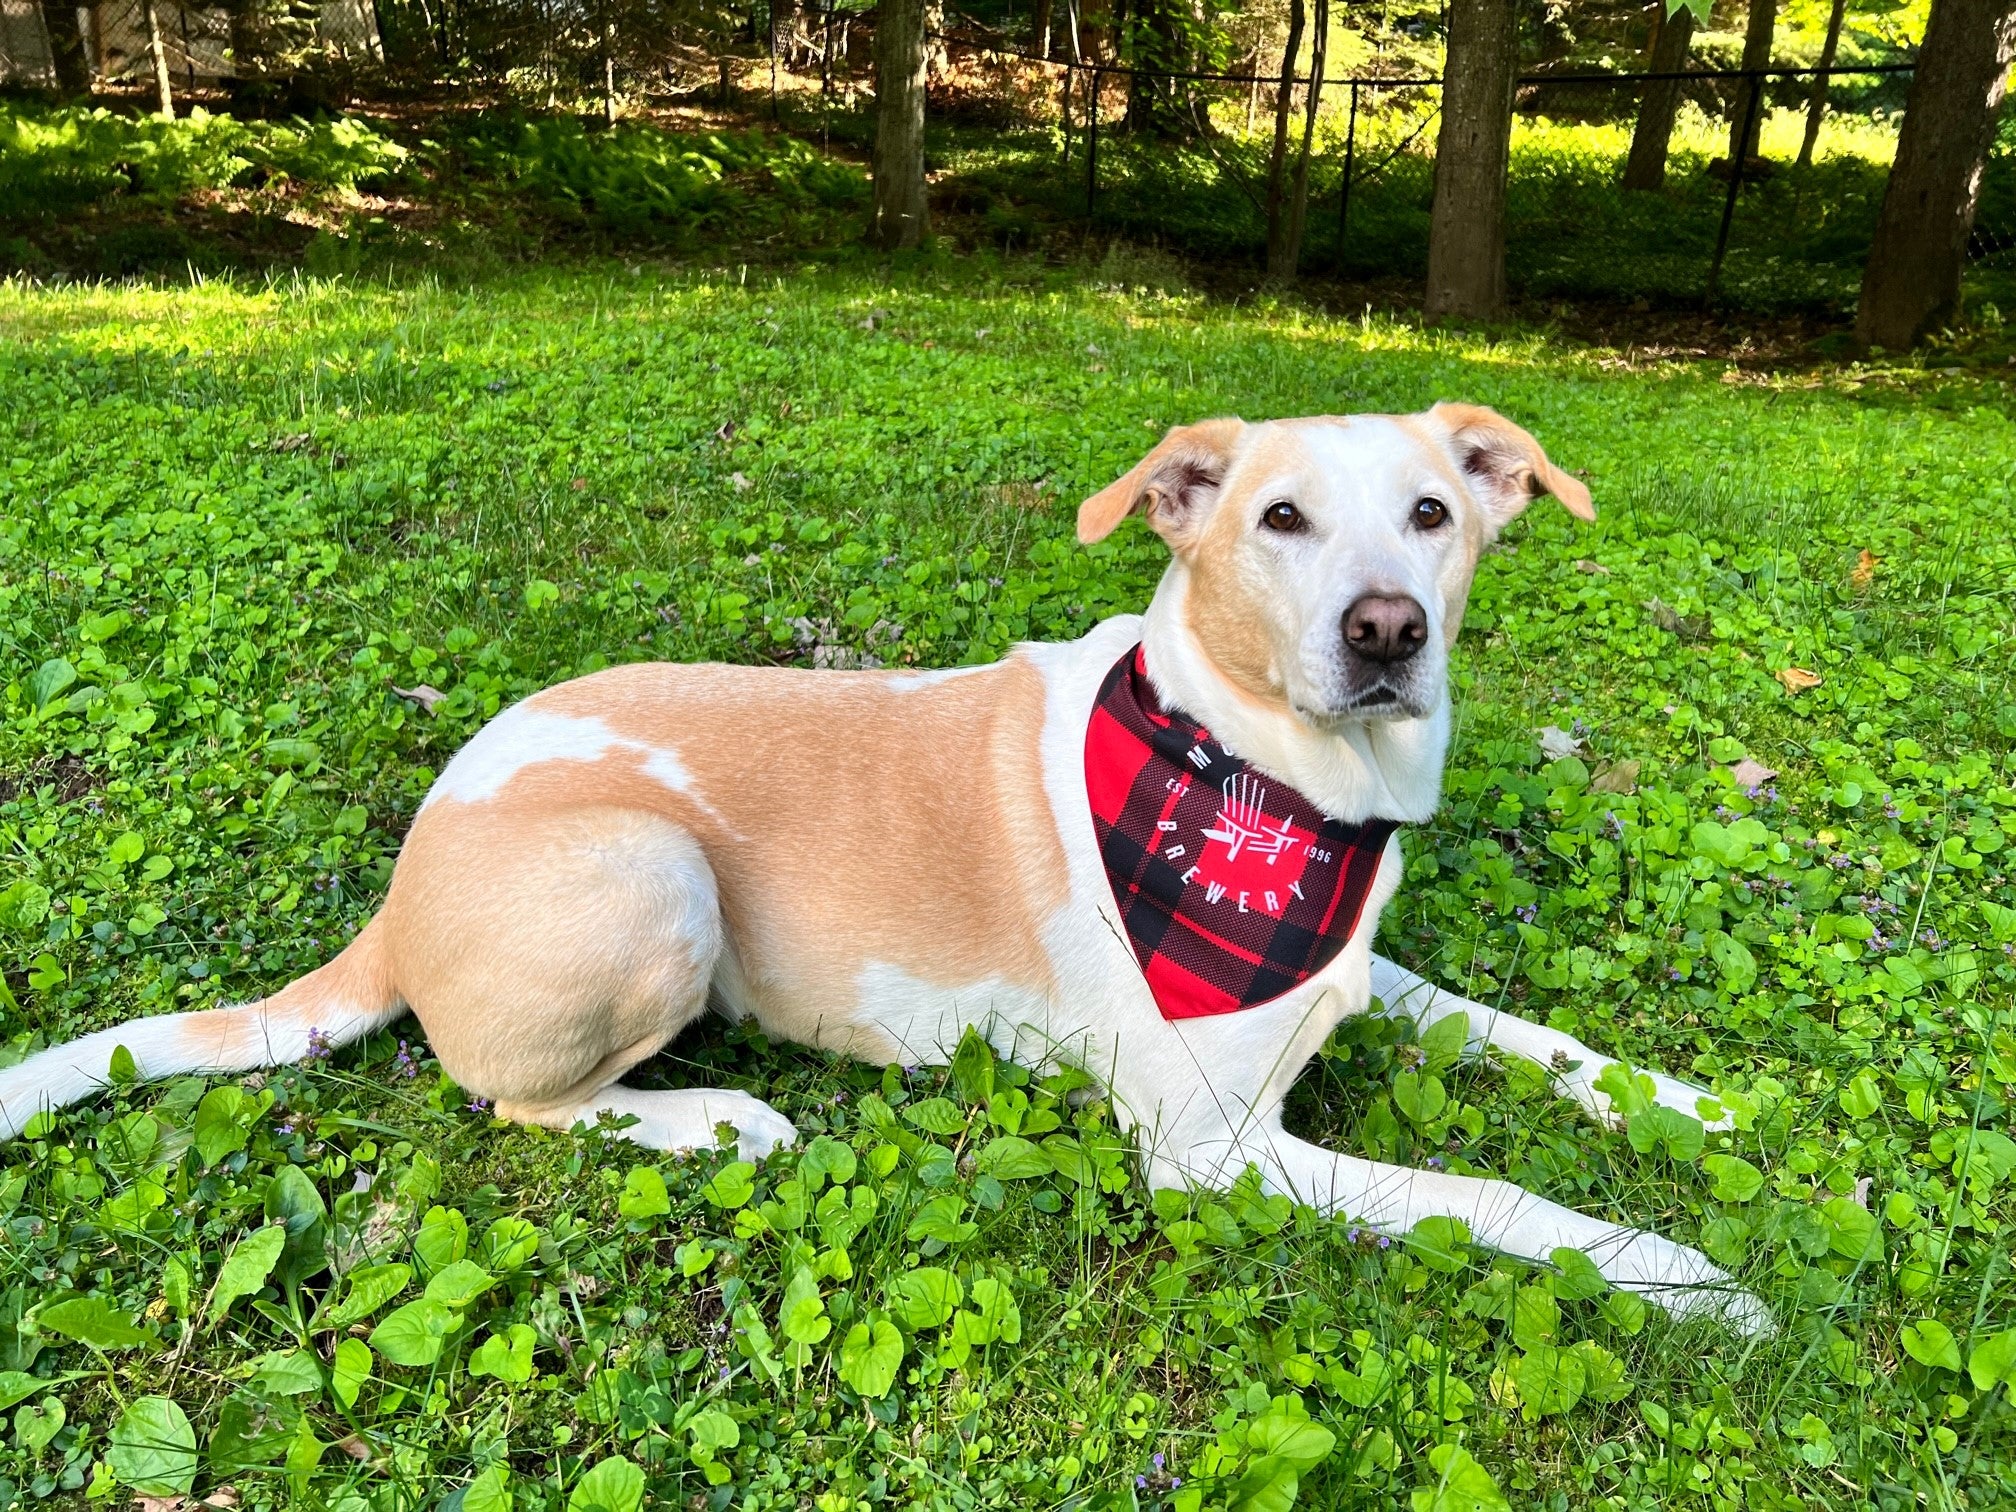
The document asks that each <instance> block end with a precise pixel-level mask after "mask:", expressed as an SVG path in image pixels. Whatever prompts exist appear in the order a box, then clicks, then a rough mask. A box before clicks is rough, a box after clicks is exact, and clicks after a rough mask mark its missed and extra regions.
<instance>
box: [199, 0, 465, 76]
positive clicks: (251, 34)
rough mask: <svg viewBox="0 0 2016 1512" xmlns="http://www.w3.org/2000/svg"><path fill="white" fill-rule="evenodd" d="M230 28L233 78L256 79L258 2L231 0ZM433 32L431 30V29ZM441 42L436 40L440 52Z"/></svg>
mask: <svg viewBox="0 0 2016 1512" xmlns="http://www.w3.org/2000/svg"><path fill="white" fill-rule="evenodd" d="M225 16H226V19H227V21H228V22H229V24H230V28H231V77H232V78H234V79H251V78H256V77H257V76H258V75H260V74H261V73H264V72H265V68H264V57H263V54H264V52H265V47H264V43H263V41H262V40H261V39H262V36H263V28H262V27H261V26H260V24H259V12H258V0H232V4H231V5H230V6H229V7H228V8H227V10H226V11H225ZM430 29H431V28H430ZM440 45H441V44H440V39H439V38H437V39H436V46H437V48H439V47H440Z"/></svg>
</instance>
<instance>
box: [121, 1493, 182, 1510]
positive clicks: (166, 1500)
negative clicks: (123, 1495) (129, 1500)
mask: <svg viewBox="0 0 2016 1512" xmlns="http://www.w3.org/2000/svg"><path fill="white" fill-rule="evenodd" d="M133 1505H134V1506H136V1507H138V1508H139V1509H140V1512H182V1509H183V1508H184V1507H186V1506H188V1505H189V1500H188V1498H187V1497H182V1496H148V1495H146V1494H145V1493H136V1494H135V1495H134V1497H133Z"/></svg>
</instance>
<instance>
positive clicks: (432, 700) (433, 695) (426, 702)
mask: <svg viewBox="0 0 2016 1512" xmlns="http://www.w3.org/2000/svg"><path fill="white" fill-rule="evenodd" d="M392 692H393V694H394V695H395V696H396V697H399V698H410V699H411V700H412V701H413V702H414V703H416V704H418V705H420V707H421V708H422V709H424V710H425V711H426V712H427V713H429V714H432V713H433V712H434V706H435V705H436V704H438V703H439V702H441V700H442V699H444V698H446V697H447V696H448V695H447V694H446V693H443V692H442V691H441V690H440V689H439V688H434V687H429V686H428V685H427V684H426V683H421V684H419V685H418V686H417V687H412V688H401V687H399V686H397V685H396V684H395V685H394V687H393V689H392Z"/></svg>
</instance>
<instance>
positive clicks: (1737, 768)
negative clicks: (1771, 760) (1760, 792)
mask: <svg viewBox="0 0 2016 1512" xmlns="http://www.w3.org/2000/svg"><path fill="white" fill-rule="evenodd" d="M1729 775H1730V776H1731V777H1733V778H1735V779H1736V786H1738V787H1740V788H1753V787H1762V786H1764V784H1765V783H1767V782H1769V781H1770V780H1771V779H1772V778H1773V777H1776V776H1777V775H1778V773H1777V771H1776V770H1775V769H1774V768H1772V767H1767V766H1766V765H1764V763H1763V762H1761V761H1752V760H1751V759H1750V758H1749V757H1748V756H1745V757H1744V758H1743V759H1742V760H1741V761H1739V762H1737V763H1736V765H1734V766H1732V767H1731V768H1729Z"/></svg>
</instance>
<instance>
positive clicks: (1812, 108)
mask: <svg viewBox="0 0 2016 1512" xmlns="http://www.w3.org/2000/svg"><path fill="white" fill-rule="evenodd" d="M1847 19H1848V0H1834V8H1833V9H1832V10H1831V11H1829V12H1828V13H1827V40H1826V41H1825V42H1823V43H1821V44H1820V69H1821V71H1820V72H1819V73H1816V74H1815V75H1813V93H1812V94H1811V95H1809V96H1808V97H1807V99H1806V137H1805V140H1803V141H1802V142H1800V144H1799V166H1800V167H1801V168H1810V167H1811V166H1812V165H1813V148H1814V146H1815V144H1816V143H1818V142H1819V140H1820V123H1821V122H1822V121H1824V120H1826V119H1827V82H1828V81H1827V73H1826V70H1828V69H1830V68H1832V67H1833V66H1834V54H1835V53H1836V52H1838V51H1839V50H1840V47H1841V23H1842V22H1843V21H1845V20H1847Z"/></svg>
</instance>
